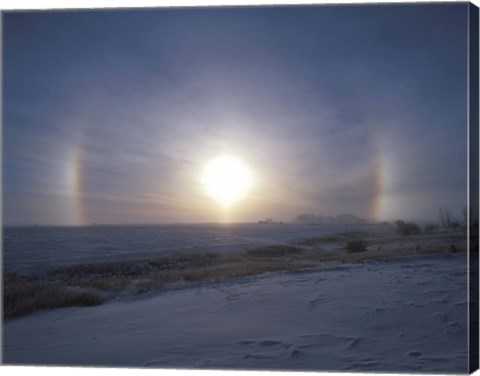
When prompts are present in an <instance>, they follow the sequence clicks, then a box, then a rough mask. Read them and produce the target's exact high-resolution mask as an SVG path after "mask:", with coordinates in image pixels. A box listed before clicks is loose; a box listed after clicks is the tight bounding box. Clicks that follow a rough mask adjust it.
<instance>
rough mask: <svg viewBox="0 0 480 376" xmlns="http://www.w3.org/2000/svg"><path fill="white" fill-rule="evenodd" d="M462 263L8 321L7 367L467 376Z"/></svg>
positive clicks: (361, 270)
mask: <svg viewBox="0 0 480 376" xmlns="http://www.w3.org/2000/svg"><path fill="white" fill-rule="evenodd" d="M466 266H467V260H466V254H445V255H437V256H429V257H412V258H408V259H403V260H401V261H398V260H397V261H392V260H390V261H385V262H375V263H369V264H360V265H352V266H345V267H338V268H335V269H329V270H318V271H310V272H300V273H285V274H274V275H267V276H261V277H253V278H247V279H241V280H236V281H230V282H227V283H219V284H207V285H203V286H199V287H192V288H186V289H171V290H168V291H164V292H160V293H159V292H156V293H151V294H148V295H143V296H140V297H129V298H123V299H119V300H116V301H112V302H110V303H108V304H105V305H102V306H98V307H91V308H68V309H58V310H52V311H45V312H40V313H37V314H34V315H31V316H27V317H24V318H19V319H14V320H7V321H5V322H4V362H6V363H8V364H15V363H16V364H76V365H110V366H114V365H115V366H149V367H160V368H169V367H175V368H224V369H226V368H238V369H289V370H293V369H298V370H356V371H360V370H362V371H394V372H395V371H408V372H417V371H418V372H439V373H450V372H454V373H464V372H467V280H466V275H467V274H466Z"/></svg>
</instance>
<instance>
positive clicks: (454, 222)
mask: <svg viewBox="0 0 480 376" xmlns="http://www.w3.org/2000/svg"><path fill="white" fill-rule="evenodd" d="M438 218H439V224H436V223H428V224H426V225H425V226H424V227H423V230H424V232H426V233H432V232H436V231H439V230H443V231H459V230H462V231H463V232H464V233H466V231H467V225H468V212H467V208H466V207H465V208H463V210H462V213H461V214H460V215H458V216H455V215H454V214H453V212H452V210H451V209H450V208H449V207H447V206H445V207H441V208H440V209H439V210H438ZM395 225H396V226H397V233H398V234H399V235H414V234H419V233H420V232H421V228H420V226H419V225H418V224H416V223H413V222H405V221H403V220H400V219H399V220H396V221H395Z"/></svg>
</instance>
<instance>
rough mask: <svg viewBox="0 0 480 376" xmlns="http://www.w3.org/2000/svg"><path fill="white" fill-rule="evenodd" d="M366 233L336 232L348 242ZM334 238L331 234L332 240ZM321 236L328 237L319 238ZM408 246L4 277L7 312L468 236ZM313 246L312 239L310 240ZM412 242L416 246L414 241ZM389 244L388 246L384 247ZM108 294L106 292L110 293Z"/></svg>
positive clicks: (429, 248) (443, 244)
mask: <svg viewBox="0 0 480 376" xmlns="http://www.w3.org/2000/svg"><path fill="white" fill-rule="evenodd" d="M361 234H363V235H365V233H353V232H352V233H343V234H338V236H339V237H340V238H337V237H335V239H342V240H341V241H344V242H345V243H346V244H347V243H348V242H349V241H352V240H354V239H359V236H360V235H361ZM333 238H334V237H327V239H332V240H331V241H333ZM318 239H323V240H322V241H325V238H318ZM409 239H413V242H410V243H409V244H410V245H409V246H405V245H403V243H401V242H399V240H398V238H397V239H395V238H386V237H385V235H383V237H378V238H377V239H375V241H371V240H369V244H373V245H372V246H371V247H369V248H367V249H366V250H365V251H363V252H359V253H348V252H346V251H345V250H344V251H336V252H327V251H324V250H322V249H320V248H316V247H299V246H290V245H272V246H266V247H261V248H254V249H250V250H247V251H244V252H237V253H224V254H222V253H211V252H210V253H202V254H200V253H199V254H197V253H191V254H189V253H184V254H177V255H174V256H171V257H162V258H154V259H148V260H133V261H132V260H130V261H128V262H127V261H126V262H108V263H97V264H82V265H75V266H71V267H66V268H62V269H57V270H54V271H52V272H51V273H50V274H49V275H48V278H47V279H46V280H40V279H37V278H29V277H22V276H18V275H16V274H6V275H5V276H4V315H5V317H6V318H12V317H17V316H21V315H25V314H28V313H31V312H34V311H36V310H39V309H44V308H56V307H69V306H82V305H83V306H85V305H87V306H88V305H96V304H101V303H102V302H103V301H104V300H105V299H106V298H105V293H109V294H110V297H112V296H115V294H118V293H120V292H123V291H125V292H134V293H144V292H147V291H150V290H155V289H161V288H164V287H166V286H169V285H171V284H172V283H180V282H182V283H200V282H221V281H225V280H229V279H233V278H240V277H247V276H253V275H260V274H263V273H269V272H280V271H296V270H303V269H311V268H322V267H330V266H335V265H339V264H346V263H363V262H368V261H373V260H382V259H387V258H392V257H404V256H413V255H425V254H433V253H439V252H448V251H449V250H450V248H451V244H452V243H455V249H456V251H458V252H462V251H465V250H466V239H465V237H458V236H456V235H452V236H443V235H442V236H439V237H438V238H434V240H435V241H432V242H431V243H429V244H428V245H422V246H419V245H415V240H416V241H421V240H422V239H424V238H422V236H421V235H418V236H417V235H414V236H412V237H409ZM312 244H313V243H312ZM412 244H413V245H412ZM308 245H311V244H308ZM383 245H388V247H383ZM78 290H82V291H78ZM107 295H108V294H107Z"/></svg>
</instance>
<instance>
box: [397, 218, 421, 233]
mask: <svg viewBox="0 0 480 376" xmlns="http://www.w3.org/2000/svg"><path fill="white" fill-rule="evenodd" d="M395 224H396V225H397V234H399V235H415V234H419V233H420V226H418V225H417V224H416V223H411V222H404V221H401V220H398V221H395Z"/></svg>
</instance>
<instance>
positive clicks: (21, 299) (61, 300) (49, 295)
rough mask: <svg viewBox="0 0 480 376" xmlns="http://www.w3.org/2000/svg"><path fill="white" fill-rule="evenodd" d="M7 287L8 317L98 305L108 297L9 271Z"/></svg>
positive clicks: (5, 301) (4, 295)
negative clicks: (40, 311)
mask: <svg viewBox="0 0 480 376" xmlns="http://www.w3.org/2000/svg"><path fill="white" fill-rule="evenodd" d="M3 281H4V290H3V315H4V318H13V317H18V316H22V315H26V314H29V313H32V312H35V311H38V310H41V309H46V308H60V307H72V306H94V305H98V304H101V303H103V302H104V301H105V298H104V297H102V296H100V295H98V294H95V293H93V292H79V291H73V290H71V289H69V288H68V287H66V286H64V285H60V284H58V283H52V282H45V281H41V280H38V279H36V278H29V277H21V276H18V275H16V274H11V273H8V274H5V275H4V278H3Z"/></svg>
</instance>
